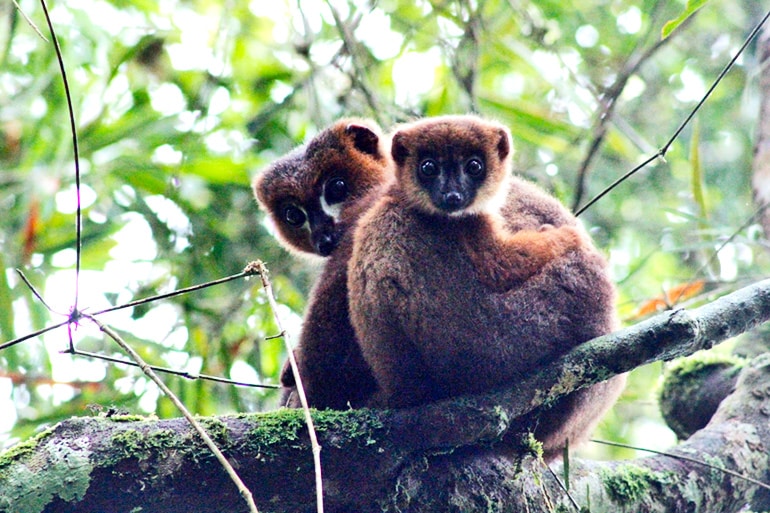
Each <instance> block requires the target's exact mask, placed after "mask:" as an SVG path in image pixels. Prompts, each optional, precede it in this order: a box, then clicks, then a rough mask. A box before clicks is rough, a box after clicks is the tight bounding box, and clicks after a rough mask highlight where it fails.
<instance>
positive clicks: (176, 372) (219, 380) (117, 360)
mask: <svg viewBox="0 0 770 513" xmlns="http://www.w3.org/2000/svg"><path fill="white" fill-rule="evenodd" d="M62 353H66V354H71V355H75V356H85V357H86V358H95V359H98V360H104V361H107V362H111V363H117V364H120V365H130V366H132V367H140V365H139V364H138V363H136V362H132V361H130V360H124V359H122V358H115V357H114V356H107V355H103V354H98V353H91V352H89V351H81V350H79V349H75V350H74V351H70V350H69V349H68V350H66V351H62ZM149 367H150V368H151V369H152V370H154V371H155V372H162V373H164V374H171V375H174V376H180V377H182V378H187V379H189V380H193V381H194V380H196V379H202V380H205V381H214V382H216V383H224V384H227V385H235V386H239V387H252V388H272V389H276V388H280V387H279V386H278V385H262V384H259V383H246V382H243V381H236V380H234V379H227V378H222V377H219V376H211V375H209V374H197V373H192V372H186V371H180V370H176V369H170V368H168V367H158V366H156V365H150V366H149Z"/></svg>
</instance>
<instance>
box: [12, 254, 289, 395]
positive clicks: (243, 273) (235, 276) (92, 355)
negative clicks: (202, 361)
mask: <svg viewBox="0 0 770 513" xmlns="http://www.w3.org/2000/svg"><path fill="white" fill-rule="evenodd" d="M16 272H17V274H18V275H19V277H21V279H22V281H23V282H24V283H25V284H26V285H27V287H29V289H30V290H31V291H32V294H33V295H34V296H35V297H36V298H37V299H38V301H40V302H41V303H42V304H43V306H44V307H45V308H46V309H47V310H48V311H49V312H53V313H58V312H56V311H55V310H53V309H52V308H51V307H50V306H49V305H48V303H46V302H45V300H44V299H43V296H42V295H41V294H40V293H39V292H38V291H37V289H35V287H34V286H33V285H32V283H31V282H30V281H29V279H27V277H26V276H25V275H24V273H23V272H22V271H21V269H16ZM256 273H257V271H255V270H254V269H251V268H247V269H244V270H243V271H241V272H240V273H238V274H233V275H231V276H227V277H225V278H220V279H218V280H214V281H210V282H208V283H203V284H201V285H193V286H191V287H186V288H184V289H179V290H175V291H173V292H168V293H166V294H159V295H157V296H151V297H147V298H143V299H138V300H136V301H131V302H129V303H126V304H123V305H118V306H114V307H111V308H106V309H104V310H99V311H98V312H93V313H90V314H89V316H91V317H96V316H98V315H101V314H105V313H109V312H114V311H116V310H121V309H124V308H130V307H132V306H137V305H143V304H145V303H151V302H153V301H158V300H160V299H167V298H170V297H174V296H179V295H181V294H187V293H188V292H195V291H197V290H202V289H205V288H208V287H212V286H214V285H220V284H222V283H226V282H229V281H233V280H236V279H238V278H244V277H248V276H252V275H254V274H256ZM59 315H65V314H61V313H59ZM80 316H81V314H80V313H76V312H73V313H72V314H70V315H69V316H68V318H67V320H66V321H63V322H60V323H59V324H54V325H52V326H48V327H46V328H43V329H41V330H38V331H35V332H33V333H30V334H28V335H25V336H23V337H19V338H17V339H14V340H11V341H9V342H6V343H4V344H0V351H2V350H3V349H6V348H8V347H11V346H14V345H16V344H18V343H20V342H24V341H25V340H29V339H30V338H34V337H37V336H38V335H42V334H44V333H47V332H49V331H52V330H54V329H57V328H61V327H62V326H65V325H66V326H67V329H68V335H69V338H70V344H69V347H68V348H67V349H66V350H64V351H62V353H66V354H72V355H75V356H85V357H87V358H95V359H99V360H104V361H107V362H112V363H118V364H122V365H133V366H136V367H139V365H137V364H135V363H133V362H130V361H126V360H122V359H119V358H113V357H111V356H106V355H101V354H97V353H91V352H88V351H80V350H79V349H76V348H75V347H74V344H73V343H72V330H71V329H70V328H71V325H72V323H77V321H78V320H79V317H80ZM150 368H151V369H153V370H154V371H156V372H163V373H166V374H172V375H175V376H181V377H184V378H187V379H193V380H194V379H202V380H204V381H213V382H217V383H226V384H230V385H237V386H243V387H255V388H271V389H277V388H280V387H279V386H278V385H263V384H257V383H245V382H242V381H236V380H231V379H227V378H222V377H218V376H211V375H207V374H193V373H190V372H184V371H178V370H174V369H169V368H165V367H156V366H150Z"/></svg>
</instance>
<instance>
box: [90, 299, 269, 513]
mask: <svg viewBox="0 0 770 513" xmlns="http://www.w3.org/2000/svg"><path fill="white" fill-rule="evenodd" d="M81 317H83V318H85V319H88V320H90V321H91V322H93V323H94V324H96V325H97V326H98V327H99V329H100V330H102V331H103V332H104V333H105V334H106V335H107V336H108V337H110V338H111V339H112V340H114V341H115V342H116V343H117V344H118V345H119V346H120V347H121V348H122V349H123V350H124V351H125V352H126V353H128V355H129V357H131V359H132V360H134V361H135V362H136V363H137V365H138V366H139V368H141V369H142V372H144V373H145V375H147V377H148V378H150V379H151V380H152V381H153V382H154V383H155V384H156V385H157V386H158V388H160V389H161V391H162V392H163V393H164V394H166V397H168V398H169V399H170V400H171V402H172V403H174V406H176V407H177V409H178V410H179V411H180V412H181V413H182V415H183V416H184V418H185V419H187V421H188V422H189V423H190V425H191V426H192V427H193V429H194V430H195V431H197V432H198V434H199V435H200V437H201V438H202V439H203V442H204V443H205V444H206V446H207V447H208V448H209V450H210V451H211V452H212V453H213V454H214V456H215V457H216V458H217V460H218V461H219V463H220V464H221V465H222V467H223V468H224V469H225V472H227V474H228V475H229V476H230V479H231V480H232V481H233V483H235V486H237V487H238V491H239V492H240V494H241V496H242V497H243V499H244V500H245V501H246V503H247V504H248V505H249V511H251V512H252V513H259V510H258V509H257V505H256V504H255V503H254V497H253V496H252V494H251V491H250V490H249V489H248V488H247V487H246V485H245V484H244V483H243V480H241V478H240V476H238V473H237V472H236V471H235V469H234V468H233V466H232V465H231V464H230V462H229V461H227V458H226V457H225V455H224V454H223V453H222V451H221V450H220V449H219V447H217V445H216V444H215V443H214V440H212V439H211V437H210V436H209V434H208V433H207V432H206V430H205V429H204V428H203V426H201V424H200V423H199V422H198V421H197V420H195V417H193V415H192V414H191V413H190V411H189V410H188V409H187V408H186V407H185V405H184V404H183V403H182V401H180V400H179V398H178V397H177V396H176V395H174V393H173V392H172V391H171V389H170V388H168V387H167V386H166V384H165V383H163V381H162V380H161V379H160V378H159V377H158V375H157V374H155V372H153V370H152V368H151V367H150V366H149V365H147V363H146V362H145V361H144V360H143V359H142V357H141V356H139V353H137V352H136V351H134V350H133V348H132V347H131V346H130V345H129V344H128V343H127V342H126V341H125V340H123V339H122V338H121V336H120V335H119V334H118V333H117V332H115V330H113V329H112V328H110V327H109V326H107V325H105V324H103V323H102V322H101V321H99V320H98V319H97V318H96V317H94V316H92V315H88V314H81Z"/></svg>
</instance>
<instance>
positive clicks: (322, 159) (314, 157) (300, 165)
mask: <svg viewBox="0 0 770 513" xmlns="http://www.w3.org/2000/svg"><path fill="white" fill-rule="evenodd" d="M391 180H392V162H391V160H390V154H389V146H388V143H387V140H384V139H383V137H382V135H381V131H380V128H379V127H378V126H377V125H376V124H375V123H373V122H371V121H368V120H362V119H342V120H339V121H337V122H336V123H334V124H333V125H331V126H330V127H328V128H326V129H325V130H323V131H321V132H320V133H319V134H318V135H316V136H315V137H314V138H313V139H312V140H311V141H310V142H309V143H308V144H307V145H305V146H302V147H300V148H297V149H295V150H294V151H293V152H291V153H289V154H288V155H286V156H285V157H283V158H281V159H279V160H277V161H276V162H274V163H273V164H271V165H270V166H269V167H268V168H267V169H265V170H264V171H263V172H261V173H260V174H259V175H258V176H257V178H256V180H255V181H254V192H255V195H256V198H257V201H258V203H259V204H260V206H261V207H262V208H263V209H264V210H265V211H266V212H267V213H268V215H269V216H270V217H271V218H272V221H273V223H274V225H275V226H276V229H277V233H278V236H279V240H280V241H281V242H282V243H283V244H284V246H285V247H287V248H288V249H290V250H292V251H294V252H296V253H300V254H304V255H317V256H321V257H329V258H327V259H326V262H325V265H324V267H323V270H322V273H321V275H320V276H319V278H318V281H317V282H316V284H315V285H314V287H313V290H312V291H311V294H310V298H309V300H308V306H307V309H306V312H305V316H304V322H303V326H302V331H301V335H300V338H299V342H298V344H297V347H296V349H295V351H294V355H295V357H296V359H297V363H298V367H299V370H300V376H301V377H302V383H303V385H304V389H305V392H306V395H307V398H308V402H309V404H310V406H312V407H316V408H334V409H344V408H347V407H349V406H362V405H363V404H364V402H365V400H366V399H367V398H368V397H369V396H370V394H371V393H372V392H373V391H374V389H375V382H374V379H373V377H372V375H371V371H370V370H369V367H368V365H367V364H366V362H365V361H364V360H363V358H362V356H361V352H360V349H359V346H358V344H357V343H356V341H355V333H354V332H353V328H352V326H351V325H350V321H349V316H348V295H347V262H348V258H349V255H350V251H351V248H352V244H351V241H352V226H353V225H354V223H355V221H356V220H357V219H358V217H359V216H360V214H361V212H362V211H364V210H365V209H366V208H368V207H369V206H370V204H371V203H372V202H373V201H374V199H376V197H378V196H379V194H381V192H382V188H383V187H385V186H387V184H388V183H389V182H390V181H391ZM281 385H282V386H283V397H282V402H283V403H284V404H286V405H287V406H291V407H298V406H299V405H300V403H299V399H298V397H297V395H296V390H295V386H296V383H295V381H294V376H293V374H292V372H291V368H290V367H289V366H288V362H287V364H285V365H284V368H283V371H282V373H281Z"/></svg>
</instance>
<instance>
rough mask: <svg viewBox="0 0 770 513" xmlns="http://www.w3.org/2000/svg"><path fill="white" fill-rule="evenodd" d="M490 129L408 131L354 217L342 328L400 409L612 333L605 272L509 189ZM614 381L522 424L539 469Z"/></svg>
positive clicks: (569, 224)
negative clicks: (527, 427) (374, 195)
mask: <svg viewBox="0 0 770 513" xmlns="http://www.w3.org/2000/svg"><path fill="white" fill-rule="evenodd" d="M511 154H512V144H511V137H510V133H509V131H508V130H507V129H506V128H505V127H504V126H502V125H499V124H497V123H494V122H490V121H486V120H483V119H481V118H478V117H475V116H444V117H438V118H430V119H424V120H421V121H417V122H415V123H411V124H407V125H405V126H404V127H402V128H401V129H399V130H398V131H397V132H396V133H395V134H394V135H393V137H392V141H391V155H392V157H393V161H394V163H395V168H396V181H395V182H394V183H393V184H392V185H391V186H390V187H389V188H388V190H387V192H385V193H384V194H382V195H381V197H380V198H379V199H378V200H377V201H376V203H375V204H374V205H373V206H372V207H371V208H370V209H369V210H368V211H367V212H366V213H365V214H363V215H362V216H361V217H360V219H359V222H358V225H357V228H356V230H355V233H354V235H353V251H352V256H351V257H350V262H349V267H348V289H349V290H348V292H349V299H350V320H351V322H352V324H353V327H354V328H355V333H356V335H357V339H358V342H359V344H360V346H361V350H362V353H363V356H364V358H365V360H366V362H367V363H368V364H369V365H370V367H371V369H372V372H373V374H374V378H375V380H376V382H377V385H378V388H377V390H376V391H375V392H374V394H373V395H372V397H371V399H370V400H369V401H367V403H368V404H369V405H371V406H375V407H407V406H415V405H418V404H423V403H426V402H429V401H434V400H437V399H441V398H446V397H451V396H458V395H461V394H468V393H478V392H483V391H487V390H491V389H494V388H500V387H505V386H510V385H511V384H513V383H516V382H517V381H518V380H520V379H521V378H522V377H523V376H525V375H527V373H529V372H531V371H532V369H535V368H538V367H540V366H542V365H544V364H545V363H548V362H550V361H553V360H554V359H556V358H558V357H559V356H561V355H562V354H564V353H566V352H567V351H569V350H570V349H572V348H573V347H574V346H576V345H578V344H580V343H582V342H585V341H586V340H589V339H591V338H594V337H596V336H599V335H603V334H606V333H608V332H610V331H612V329H613V328H614V327H615V326H616V317H615V310H614V297H615V295H614V287H613V286H612V284H611V282H610V280H609V277H608V272H607V268H606V267H607V266H606V262H605V260H604V259H603V257H602V256H601V255H600V254H599V252H598V251H597V250H596V249H595V248H594V247H593V246H592V244H591V242H590V239H589V238H588V235H587V234H586V233H585V232H584V230H583V229H582V228H581V227H580V226H579V225H578V223H577V222H576V219H575V218H574V216H572V215H571V214H570V213H569V212H567V210H566V209H565V208H564V207H563V206H562V205H561V204H560V203H559V202H558V201H557V200H555V199H554V198H552V197H551V196H549V195H547V194H546V193H545V192H543V191H541V190H540V189H539V188H537V187H535V186H534V185H532V184H529V183H527V182H525V181H523V180H520V179H518V178H513V177H511V176H510V161H511ZM623 383H624V377H623V376H621V377H617V378H613V379H612V380H609V381H607V382H604V383H600V384H598V385H594V386H592V387H589V388H585V389H581V390H579V391H577V392H574V393H573V394H571V395H569V396H567V397H565V398H564V399H562V400H560V401H558V402H557V403H556V404H555V405H554V406H553V407H552V408H551V409H550V410H548V411H547V412H545V413H543V414H540V415H539V416H537V418H533V419H530V420H531V422H532V423H533V424H535V425H536V427H535V435H536V437H537V438H538V439H539V440H540V441H541V442H543V446H544V452H545V457H546V459H547V460H550V459H553V458H555V457H556V456H558V455H559V454H560V452H561V448H562V447H563V446H564V444H565V441H566V440H569V443H570V445H571V446H574V445H575V444H577V443H579V442H580V441H583V440H584V439H586V438H587V436H588V435H589V434H590V431H591V430H592V429H593V427H594V425H595V423H596V422H597V421H598V419H599V418H600V416H601V415H602V414H603V413H604V412H605V411H606V409H607V408H609V406H610V405H611V404H612V402H613V401H614V399H616V397H617V396H618V395H619V393H620V391H621V390H622V387H623Z"/></svg>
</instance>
